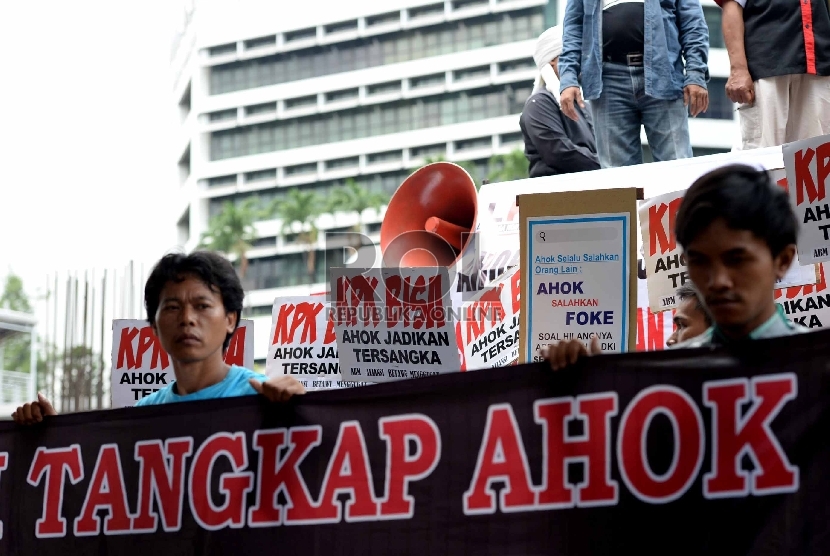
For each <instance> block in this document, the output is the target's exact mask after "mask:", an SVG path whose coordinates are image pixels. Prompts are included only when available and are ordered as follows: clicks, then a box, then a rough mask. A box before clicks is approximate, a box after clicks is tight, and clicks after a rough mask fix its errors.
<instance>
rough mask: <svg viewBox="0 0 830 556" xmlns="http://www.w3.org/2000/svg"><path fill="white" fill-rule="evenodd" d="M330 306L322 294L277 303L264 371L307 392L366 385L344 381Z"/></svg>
mask: <svg viewBox="0 0 830 556" xmlns="http://www.w3.org/2000/svg"><path fill="white" fill-rule="evenodd" d="M329 317H330V312H329V304H328V302H326V301H325V298H323V297H321V296H319V295H310V296H305V297H299V296H298V297H283V298H277V299H276V300H275V301H274V308H273V313H272V320H271V336H270V337H271V345H270V347H269V348H268V360H267V361H266V363H265V372H266V374H267V375H268V376H279V375H291V376H293V377H294V378H296V379H297V380H298V381H300V382H301V383H302V384H303V386H305V388H306V389H307V390H317V389H328V388H346V387H350V386H358V385H363V384H365V383H356V382H353V381H350V382H344V381H343V378H342V377H341V375H340V362H339V359H338V355H337V334H336V333H335V330H334V321H332V320H331V319H330V318H329Z"/></svg>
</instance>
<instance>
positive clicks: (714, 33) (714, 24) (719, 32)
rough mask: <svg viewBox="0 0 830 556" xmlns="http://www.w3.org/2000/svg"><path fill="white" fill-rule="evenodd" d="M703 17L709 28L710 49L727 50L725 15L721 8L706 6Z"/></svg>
mask: <svg viewBox="0 0 830 556" xmlns="http://www.w3.org/2000/svg"><path fill="white" fill-rule="evenodd" d="M703 17H704V18H706V25H707V26H708V27H709V48H726V43H725V42H724V40H723V27H722V26H721V25H722V23H723V14H722V13H721V9H720V8H715V7H709V6H706V7H704V8H703Z"/></svg>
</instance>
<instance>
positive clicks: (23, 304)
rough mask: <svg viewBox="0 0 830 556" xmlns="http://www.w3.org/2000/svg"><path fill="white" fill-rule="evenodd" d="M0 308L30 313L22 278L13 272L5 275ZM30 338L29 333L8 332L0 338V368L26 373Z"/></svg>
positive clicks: (29, 355)
mask: <svg viewBox="0 0 830 556" xmlns="http://www.w3.org/2000/svg"><path fill="white" fill-rule="evenodd" d="M0 309H8V310H10V311H19V312H21V313H31V312H32V306H31V303H30V302H29V297H28V296H27V295H26V292H25V291H24V289H23V280H21V279H20V277H19V276H17V275H15V274H9V275H8V276H7V277H6V283H5V284H4V286H3V293H2V294H1V295H0ZM31 353H32V339H31V336H30V335H29V334H23V333H16V334H10V335H9V336H7V337H6V338H5V339H4V340H0V354H2V358H0V370H6V371H15V372H18V373H28V372H29V370H30V366H31Z"/></svg>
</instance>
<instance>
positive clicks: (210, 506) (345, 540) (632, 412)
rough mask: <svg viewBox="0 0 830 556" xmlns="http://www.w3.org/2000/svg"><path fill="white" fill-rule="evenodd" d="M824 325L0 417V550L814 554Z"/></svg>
mask: <svg viewBox="0 0 830 556" xmlns="http://www.w3.org/2000/svg"><path fill="white" fill-rule="evenodd" d="M828 355H830V331H824V332H814V333H810V334H804V335H801V336H796V337H789V338H782V339H777V340H768V341H763V342H753V343H750V344H748V345H747V346H745V347H744V348H742V349H738V350H735V351H731V352H727V351H724V350H688V351H678V352H671V351H669V352H657V353H632V354H623V355H610V356H603V357H598V358H593V359H590V360H587V361H585V362H582V363H580V364H579V365H577V366H576V367H575V368H574V369H572V370H569V371H567V372H560V373H556V374H553V373H551V372H549V371H547V370H546V369H544V368H543V367H542V366H540V365H527V366H520V367H510V368H499V369H490V370H483V371H476V372H470V373H460V374H454V375H444V376H438V377H431V378H425V379H417V380H407V381H401V382H397V383H391V384H381V385H376V386H373V387H372V388H355V389H349V390H342V391H330V392H315V393H310V394H307V395H306V396H304V397H301V398H298V399H295V400H294V401H292V402H291V403H288V404H282V405H280V404H269V403H267V402H264V401H262V400H260V399H259V398H256V397H250V398H237V399H229V400H215V401H208V402H191V403H181V404H173V405H168V406H161V407H155V408H128V409H120V410H110V411H102V412H91V413H85V414H76V415H66V416H61V417H57V418H52V419H49V420H47V422H45V423H43V424H41V425H39V426H35V427H26V428H23V427H17V426H15V425H13V424H11V423H3V424H2V425H0V469H2V471H0V501H2V502H1V503H0V521H2V539H0V554H2V555H10V556H18V555H31V554H38V555H39V556H44V555H69V554H95V555H106V554H113V555H115V554H119V555H130V554H136V555H138V554H143V555H147V554H151V555H159V556H161V555H190V554H260V553H268V554H272V553H273V554H289V555H295V554H296V555H301V556H313V555H340V554H355V555H357V554H360V555H370V554H395V555H407V554H412V555H425V554H431V555H432V554H448V555H459V554H465V555H471V554H483V555H489V554H492V555H536V554H540V555H541V554H545V555H549V554H567V555H570V556H573V555H580V554H644V553H648V554H661V555H662V554H673V555H676V554H695V555H699V554H730V555H734V554H798V555H805V554H824V553H828V552H830V537H829V536H828V531H830V525H829V524H830V503H828V500H830V451H829V450H828V444H829V442H828V441H829V440H830V427H829V426H828V424H830V422H829V421H828V409H829V408H830V371H829V370H828V360H830V359H829V358H828Z"/></svg>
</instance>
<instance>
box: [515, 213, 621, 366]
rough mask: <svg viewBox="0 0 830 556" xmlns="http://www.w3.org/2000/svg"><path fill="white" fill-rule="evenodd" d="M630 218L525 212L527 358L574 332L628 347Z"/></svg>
mask: <svg viewBox="0 0 830 556" xmlns="http://www.w3.org/2000/svg"><path fill="white" fill-rule="evenodd" d="M631 220H632V218H631V215H630V214H629V213H615V214H586V215H581V216H580V215H575V216H557V217H527V236H526V237H527V238H528V243H527V251H526V252H527V259H526V260H524V261H522V264H524V265H525V266H526V272H527V274H526V275H527V276H528V277H529V280H528V284H527V289H526V291H527V295H528V299H527V300H526V307H527V314H526V315H523V316H522V318H523V319H525V321H526V323H527V328H526V330H527V331H528V341H527V342H525V346H526V353H525V360H526V361H535V360H538V358H539V355H538V353H539V349H540V348H541V347H542V346H544V345H547V344H550V343H553V342H557V341H561V340H569V339H573V338H576V339H579V340H582V341H583V342H584V343H585V344H586V346H587V345H589V344H590V342H591V340H592V339H593V338H598V339H599V340H600V347H601V349H602V351H603V352H606V353H614V352H622V351H627V346H628V341H629V334H630V333H631V331H630V330H629V326H628V320H629V314H628V313H629V298H630V296H631V294H632V292H631V291H630V286H629V283H630V273H631V268H630V265H631V264H632V261H630V258H629V256H628V253H629V250H630V243H629V233H630V230H631V226H632V224H633V223H632V222H631Z"/></svg>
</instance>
